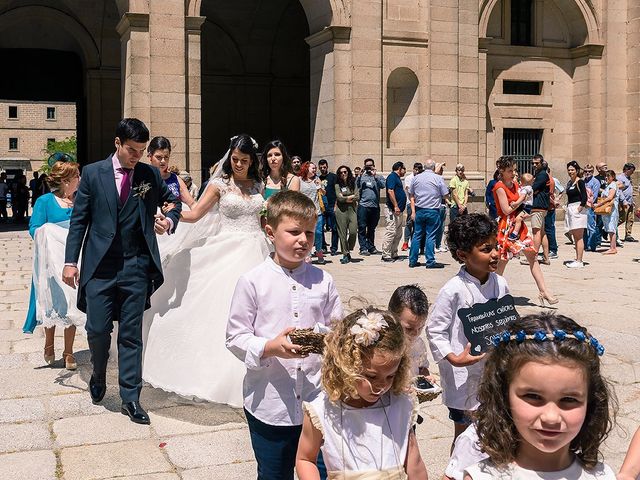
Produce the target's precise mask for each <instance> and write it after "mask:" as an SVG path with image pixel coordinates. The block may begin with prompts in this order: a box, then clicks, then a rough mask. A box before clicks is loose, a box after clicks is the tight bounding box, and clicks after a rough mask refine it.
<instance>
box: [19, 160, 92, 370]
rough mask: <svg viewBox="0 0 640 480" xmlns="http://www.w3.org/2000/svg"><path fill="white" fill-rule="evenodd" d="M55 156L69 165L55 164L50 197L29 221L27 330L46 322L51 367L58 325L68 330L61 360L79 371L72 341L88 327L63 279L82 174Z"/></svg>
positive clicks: (35, 208)
mask: <svg viewBox="0 0 640 480" xmlns="http://www.w3.org/2000/svg"><path fill="white" fill-rule="evenodd" d="M55 155H57V157H56V156H55ZM52 158H53V159H56V158H61V159H63V160H64V161H56V162H55V164H54V165H53V167H52V168H51V173H50V174H49V176H48V177H47V183H48V185H49V188H50V189H51V193H47V194H44V195H42V196H40V197H38V199H37V200H36V203H35V205H34V206H33V214H32V215H31V220H30V222H29V235H31V237H32V238H33V239H34V266H33V279H32V282H31V296H30V299H29V310H28V312H27V318H26V320H25V323H24V326H23V328H22V331H23V332H25V333H33V331H34V329H35V327H36V325H38V324H42V326H43V327H44V331H45V347H44V360H45V362H46V363H47V364H48V365H51V364H53V362H54V361H55V351H54V338H55V331H56V327H62V328H64V329H65V330H64V351H63V354H62V357H63V360H64V362H65V366H66V368H67V369H68V370H75V369H76V367H77V365H76V361H75V358H74V356H73V341H74V338H75V334H76V326H77V325H83V324H84V320H85V316H84V315H83V314H82V313H81V312H80V311H79V310H78V309H77V307H76V305H75V303H76V294H75V290H73V289H71V288H70V287H66V286H64V284H62V282H61V281H60V279H61V278H62V276H61V275H62V267H63V265H64V243H65V240H66V235H67V230H68V228H69V219H70V217H71V211H72V209H73V201H74V196H75V193H76V190H77V189H78V183H79V181H80V172H79V170H78V164H77V163H75V162H73V161H70V160H71V158H70V157H69V156H67V155H65V154H54V156H52ZM58 270H59V272H58ZM65 287H66V288H65Z"/></svg>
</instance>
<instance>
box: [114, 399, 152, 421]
mask: <svg viewBox="0 0 640 480" xmlns="http://www.w3.org/2000/svg"><path fill="white" fill-rule="evenodd" d="M120 411H121V412H122V414H123V415H128V416H129V418H130V419H131V421H132V422H134V423H141V424H142V425H149V424H150V423H151V420H150V419H149V415H147V412H145V411H144V408H142V406H141V405H140V402H126V403H123V404H122V408H121V409H120Z"/></svg>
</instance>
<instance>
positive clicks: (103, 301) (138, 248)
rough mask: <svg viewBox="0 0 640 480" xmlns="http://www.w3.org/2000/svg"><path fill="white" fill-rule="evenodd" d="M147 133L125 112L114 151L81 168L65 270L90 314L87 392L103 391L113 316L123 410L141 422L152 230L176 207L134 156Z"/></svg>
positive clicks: (157, 269)
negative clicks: (169, 206)
mask: <svg viewBox="0 0 640 480" xmlns="http://www.w3.org/2000/svg"><path fill="white" fill-rule="evenodd" d="M148 141H149V130H148V129H147V127H146V126H145V125H144V123H142V122H141V121H140V120H138V119H135V118H125V119H123V120H121V121H120V123H119V124H118V127H117V129H116V138H115V147H116V151H115V153H114V154H112V155H109V157H107V158H106V159H105V160H102V161H100V162H96V163H92V164H90V165H87V166H86V167H84V169H83V170H82V180H81V182H80V186H79V188H78V192H77V194H76V199H75V205H74V208H73V213H72V215H71V225H70V227H69V235H68V237H67V245H66V251H65V267H64V270H63V272H62V279H63V281H64V282H65V283H66V284H67V285H70V286H71V287H73V288H75V287H76V285H77V286H78V288H79V290H78V308H79V309H80V310H82V311H83V312H86V314H87V324H86V330H87V339H88V341H89V349H90V351H91V362H92V364H93V373H92V375H91V379H90V381H89V392H90V394H91V399H92V400H93V402H94V403H97V402H100V401H101V400H102V398H103V397H104V394H105V392H106V389H107V384H106V373H107V360H108V358H109V346H110V345H111V332H112V330H113V322H114V321H117V322H118V323H119V327H118V369H119V384H120V397H121V398H122V413H123V414H125V415H128V416H129V418H130V419H131V420H132V421H133V422H136V423H142V424H149V423H150V421H149V416H148V415H147V413H146V412H145V411H144V409H143V408H142V406H141V405H140V402H139V399H140V390H141V389H142V315H143V313H144V311H145V309H147V308H149V306H150V304H149V299H150V297H151V294H152V293H153V292H154V291H155V290H156V289H158V287H160V285H162V282H163V281H164V278H163V276H162V267H161V265H160V255H159V253H158V243H157V241H156V233H157V234H164V233H167V232H173V231H174V230H175V228H176V226H177V224H178V221H179V219H180V210H181V203H180V201H179V200H178V199H177V198H176V197H175V196H174V195H173V194H172V193H171V192H170V190H169V189H168V188H167V186H166V185H165V183H164V181H163V180H162V178H161V177H160V172H159V171H158V170H157V169H156V168H154V167H152V166H149V165H147V164H145V163H140V162H139V160H140V158H141V157H142V155H143V154H144V153H145V147H146V145H147V142H148ZM167 203H169V204H173V205H174V208H173V209H172V210H170V211H169V212H168V213H167V214H166V217H165V216H164V215H162V214H157V213H156V212H157V208H158V207H162V206H163V205H165V204H167ZM81 247H82V264H81V267H82V271H81V272H79V271H78V267H77V264H78V258H79V255H80V249H81Z"/></svg>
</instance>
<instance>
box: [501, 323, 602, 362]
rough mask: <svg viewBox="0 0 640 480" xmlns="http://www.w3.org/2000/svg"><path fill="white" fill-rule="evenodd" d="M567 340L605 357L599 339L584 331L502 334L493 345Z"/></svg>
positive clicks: (539, 331)
mask: <svg viewBox="0 0 640 480" xmlns="http://www.w3.org/2000/svg"><path fill="white" fill-rule="evenodd" d="M567 339H571V340H576V341H578V342H580V343H587V344H589V345H591V346H592V347H593V348H594V349H595V351H596V353H597V354H598V356H600V357H601V356H602V355H604V347H603V346H602V345H601V344H600V342H599V341H598V339H597V338H596V337H592V336H590V335H587V334H586V333H585V332H583V331H582V330H576V331H575V332H573V333H567V332H565V331H564V330H560V329H558V330H554V331H553V332H552V333H549V332H545V331H544V330H538V331H537V332H535V333H534V334H532V335H527V333H526V332H525V331H524V330H520V331H519V332H517V333H511V332H502V334H500V335H498V336H496V337H495V338H494V339H493V344H494V345H495V346H496V347H497V346H498V345H500V344H501V343H509V342H511V341H516V342H518V343H522V342H524V341H525V340H534V341H536V342H545V341H547V340H551V341H556V342H562V341H564V340H567Z"/></svg>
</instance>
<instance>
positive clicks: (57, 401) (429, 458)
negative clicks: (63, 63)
mask: <svg viewBox="0 0 640 480" xmlns="http://www.w3.org/2000/svg"><path fill="white" fill-rule="evenodd" d="M379 238H381V235H380V236H379ZM558 238H559V239H562V238H563V237H562V236H561V232H558ZM638 245H640V244H635V245H628V246H627V247H626V248H624V249H620V253H619V254H618V255H616V256H609V257H606V256H602V255H598V254H586V256H585V260H586V261H587V262H588V263H589V265H588V266H587V267H586V268H585V269H583V270H569V269H567V268H565V267H563V265H562V260H567V259H570V258H571V247H570V246H564V245H561V247H560V254H561V257H560V259H558V260H555V261H553V263H552V265H551V266H547V267H544V272H545V277H546V279H547V282H548V284H549V286H550V288H551V290H552V291H553V292H554V293H556V294H557V296H558V297H559V298H560V303H559V304H558V305H557V311H558V312H561V313H563V314H565V315H568V316H571V317H573V318H575V319H577V320H578V321H579V322H580V323H582V324H583V325H585V326H587V327H588V328H589V329H590V330H591V331H592V332H593V333H594V335H596V336H597V337H598V338H599V339H600V340H601V341H602V343H603V344H604V345H605V347H606V348H607V353H606V355H605V356H604V357H603V362H604V371H605V373H606V374H607V376H608V378H609V379H610V381H611V383H612V385H613V387H614V388H615V391H616V393H617V396H618V399H619V403H620V410H619V414H618V424H617V426H616V428H615V429H614V431H613V432H612V434H611V436H610V437H609V439H608V441H607V443H606V446H605V448H604V449H603V453H604V458H605V460H606V461H607V462H608V463H609V464H610V465H611V466H612V467H613V468H614V469H617V468H618V467H619V466H620V464H621V462H622V459H623V457H624V452H625V451H626V448H627V445H628V443H629V441H630V435H631V434H632V433H633V431H634V430H635V428H636V427H637V426H638V424H640V388H639V385H638V381H639V380H640V360H639V359H638V356H639V355H638V353H639V352H640V346H639V343H640V338H639V337H640V320H639V319H638V306H639V303H638V301H637V298H636V297H637V278H638V275H639V274H640V263H638V262H634V261H632V259H633V257H638V256H640V246H638ZM0 251H2V257H0V479H2V480H13V479H16V480H31V479H34V480H36V479H37V480H49V479H56V478H58V479H65V480H89V479H111V478H118V479H140V480H142V479H146V480H173V479H184V480H200V479H207V480H210V479H248V478H255V463H254V461H253V455H252V451H251V447H250V443H249V434H248V431H247V428H246V423H245V420H244V417H243V415H242V412H241V411H239V410H234V409H231V408H228V407H224V406H220V405H214V404H208V403H205V402H192V401H188V400H185V399H183V398H180V397H178V396H176V395H172V394H167V393H165V392H163V391H161V390H156V389H153V388H151V387H145V388H144V389H143V395H142V399H141V401H142V404H143V405H144V406H145V407H147V409H148V410H149V411H150V415H151V419H152V423H151V425H150V426H140V425H135V424H133V423H131V422H129V420H128V419H127V418H126V417H124V416H123V415H121V414H120V412H119V409H120V400H119V398H118V392H117V373H116V368H115V365H113V364H111V365H110V368H109V378H108V384H109V388H108V390H107V395H106V397H105V400H104V402H103V403H102V404H101V405H98V406H95V405H92V403H91V401H90V399H89V394H88V392H87V382H88V379H89V376H90V371H91V367H90V364H89V353H88V350H87V343H86V339H84V338H83V336H82V335H78V337H77V341H76V351H77V355H76V358H77V360H78V363H79V368H78V370H77V371H76V372H68V371H67V370H65V369H64V367H63V365H62V361H61V360H59V361H58V363H57V364H56V365H54V366H53V367H52V368H51V367H48V366H43V364H44V362H43V359H42V350H43V347H44V339H43V335H42V329H40V328H38V329H37V330H36V332H35V334H34V335H25V334H23V333H22V331H21V327H22V323H23V321H24V317H25V313H26V308H27V304H28V286H29V283H30V277H31V240H30V239H29V237H28V235H27V233H26V232H4V233H0ZM439 257H440V260H441V261H443V262H445V263H447V264H448V265H447V267H446V268H445V269H444V270H425V269H421V268H418V269H409V268H408V267H407V262H406V261H404V262H401V263H394V264H383V263H382V262H381V261H380V257H368V258H365V259H364V260H363V261H361V262H358V263H353V264H351V265H348V266H344V265H340V263H339V262H338V259H339V257H329V258H330V260H331V263H329V264H328V265H327V266H326V269H327V270H328V271H329V272H331V274H332V275H333V276H334V278H335V280H336V283H337V285H338V289H339V291H340V293H341V296H342V298H343V300H344V301H345V302H346V303H351V304H352V305H356V304H357V305H360V304H361V302H362V301H366V302H370V303H373V304H378V305H380V306H384V305H385V304H386V302H387V300H388V298H389V296H390V295H391V292H392V291H393V290H394V289H395V287H396V286H398V285H402V284H407V283H419V284H420V285H421V286H422V287H424V288H425V290H426V291H427V294H428V296H429V298H430V300H433V299H434V298H435V296H436V295H437V293H438V290H439V289H440V287H441V286H442V285H443V284H444V283H445V282H446V281H447V280H448V279H449V278H450V277H451V276H452V275H454V273H455V272H456V271H457V270H458V266H457V264H456V263H455V262H454V261H453V260H452V259H451V257H450V255H449V254H440V255H439ZM506 277H507V280H508V281H509V285H510V287H511V291H512V294H513V295H514V297H516V302H517V304H518V309H519V311H520V313H521V314H524V313H530V312H536V311H539V310H540V307H539V306H538V305H537V298H536V290H535V285H534V283H533V280H532V278H531V276H530V274H529V271H528V267H526V266H522V265H519V264H518V263H517V262H512V264H510V265H509V266H508V268H507V271H506ZM353 297H360V299H357V300H353ZM61 351H62V338H61V337H60V336H59V337H58V338H57V339H56V353H57V355H58V356H60V355H61ZM423 416H424V417H425V418H426V420H425V422H424V423H423V424H422V425H419V426H418V429H417V433H418V439H419V442H420V446H421V452H422V456H423V458H424V459H425V461H426V463H427V465H428V468H429V475H430V477H431V478H432V479H438V478H440V477H441V474H442V472H443V469H444V467H445V465H446V462H447V459H448V451H449V446H450V442H451V437H452V430H453V428H452V425H451V422H450V421H449V420H448V419H447V411H446V409H445V408H444V407H443V406H442V404H441V403H440V400H436V401H434V402H431V403H430V404H428V405H426V407H424V408H423Z"/></svg>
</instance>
